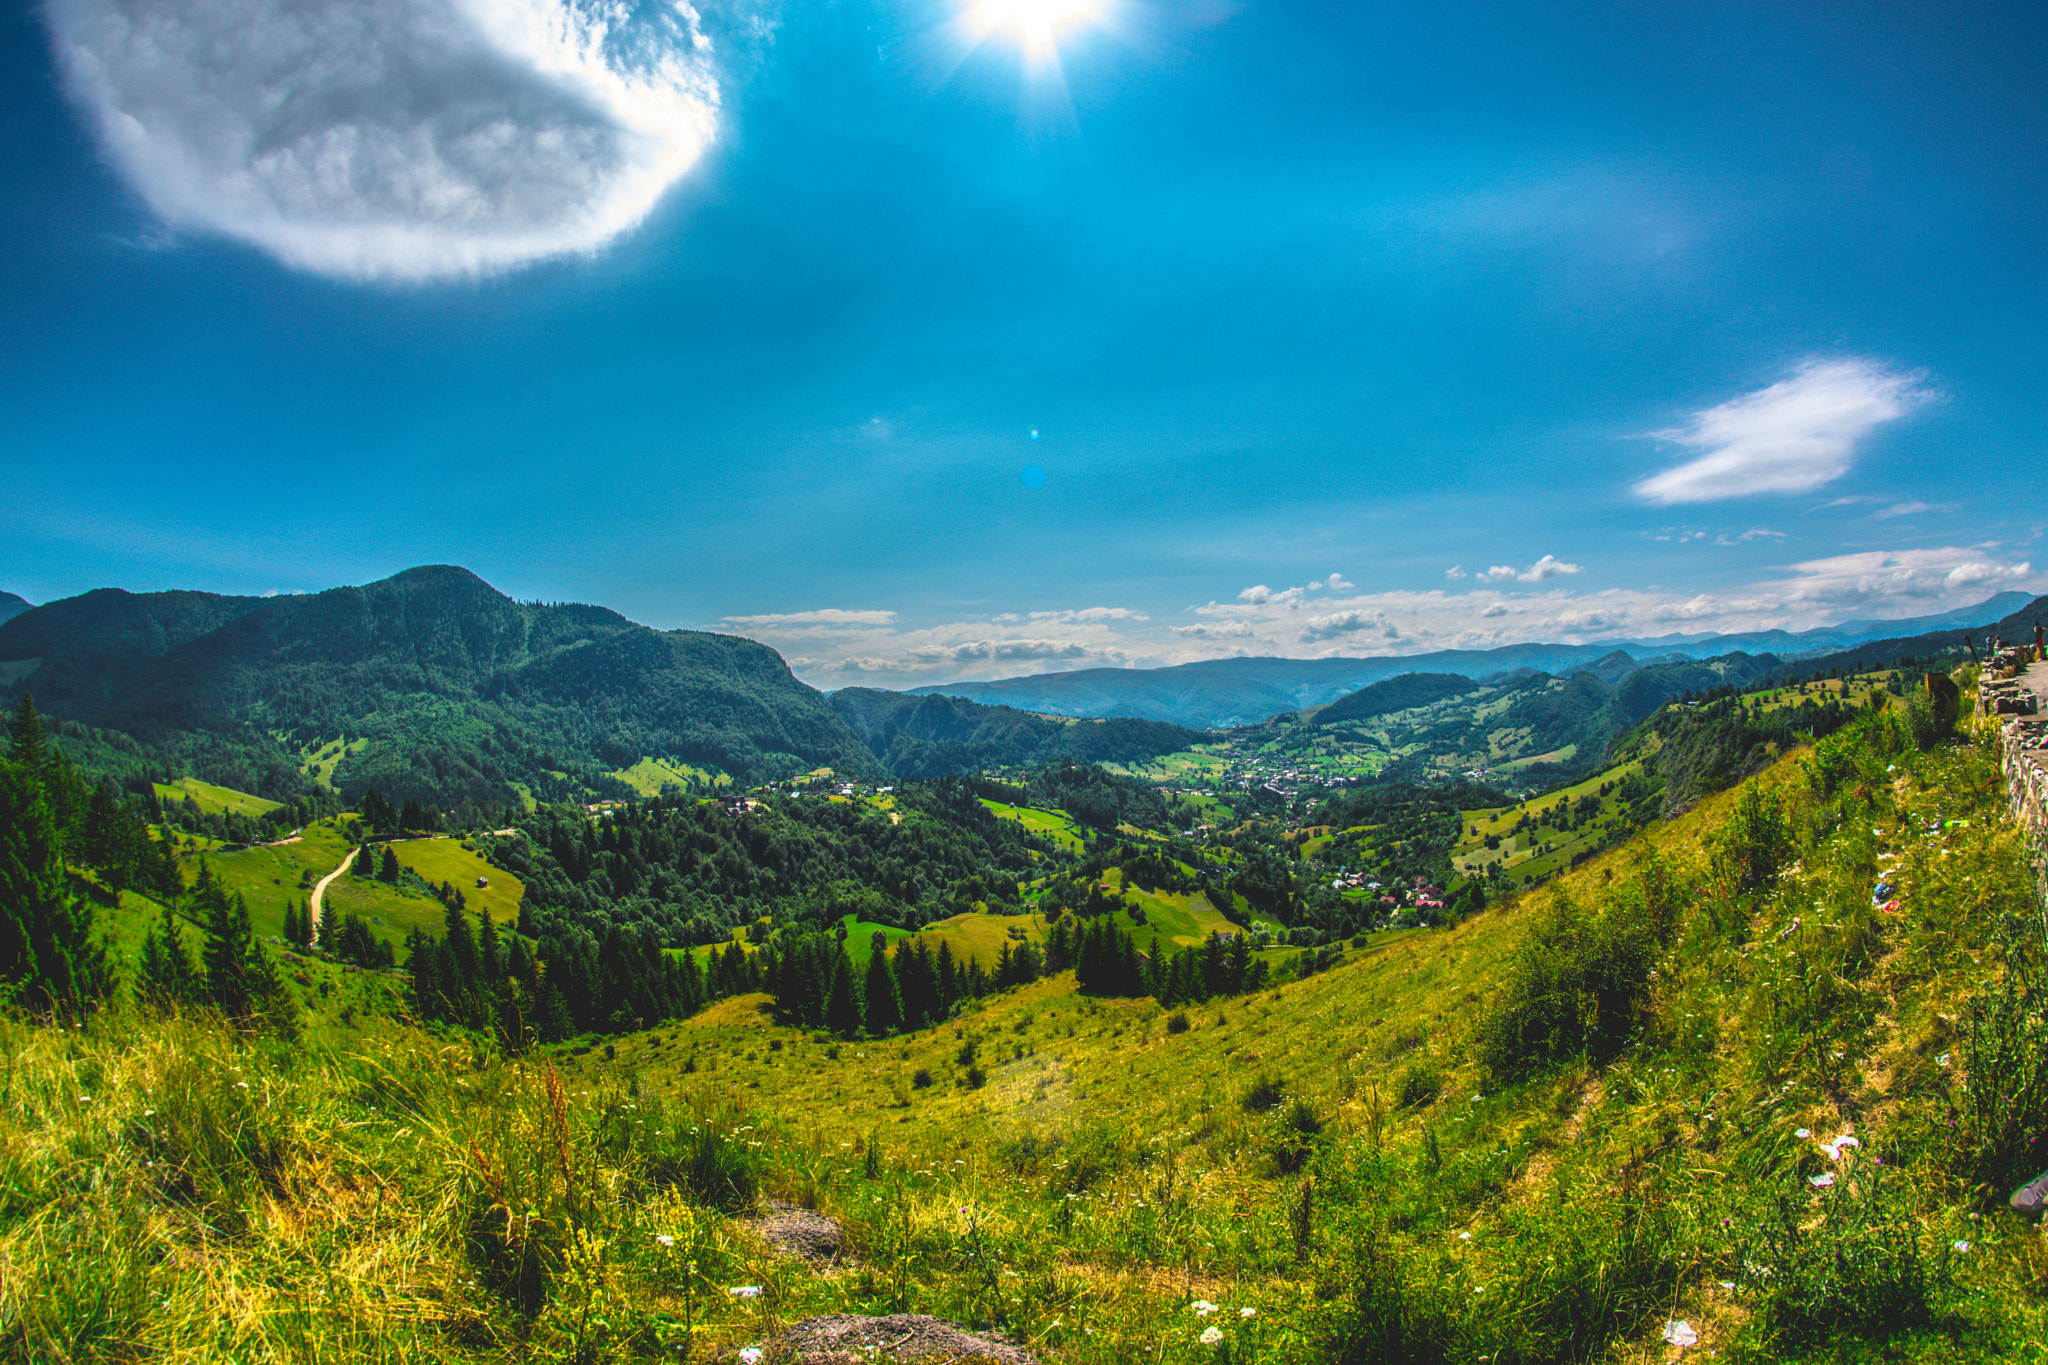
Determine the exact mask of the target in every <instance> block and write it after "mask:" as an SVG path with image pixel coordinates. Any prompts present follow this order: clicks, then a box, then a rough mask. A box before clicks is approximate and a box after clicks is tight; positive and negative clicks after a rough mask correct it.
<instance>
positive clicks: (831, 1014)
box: [825, 947, 861, 1038]
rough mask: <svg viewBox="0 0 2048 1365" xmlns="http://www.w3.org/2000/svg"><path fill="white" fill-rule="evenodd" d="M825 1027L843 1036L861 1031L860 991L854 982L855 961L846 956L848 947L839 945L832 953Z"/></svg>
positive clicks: (826, 999)
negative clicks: (830, 983)
mask: <svg viewBox="0 0 2048 1365" xmlns="http://www.w3.org/2000/svg"><path fill="white" fill-rule="evenodd" d="M825 1027H826V1028H828V1029H831V1030H832V1031H833V1032H834V1033H836V1034H838V1035H839V1036H840V1037H842V1038H851V1037H853V1036H854V1035H856V1034H858V1033H859V1032H860V1028H861V1008H860V992H859V991H858V990H857V989H856V988H855V986H854V984H853V962H852V961H851V959H849V958H848V957H847V956H846V949H845V948H844V947H839V948H838V949H837V951H835V952H834V953H833V955H832V985H831V987H830V991H829V993H828V994H827V995H826V997H825Z"/></svg>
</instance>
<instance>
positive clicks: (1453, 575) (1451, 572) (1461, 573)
mask: <svg viewBox="0 0 2048 1365" xmlns="http://www.w3.org/2000/svg"><path fill="white" fill-rule="evenodd" d="M1444 577H1445V578H1448V579H1449V580H1450V581H1451V582H1453V583H1459V582H1463V581H1464V580H1465V578H1466V577H1468V575H1467V574H1466V573H1465V566H1464V565H1463V564H1453V565H1451V567H1450V568H1448V569H1445V570H1444Z"/></svg>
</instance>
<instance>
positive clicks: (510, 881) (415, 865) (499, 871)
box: [329, 839, 526, 924]
mask: <svg viewBox="0 0 2048 1365" xmlns="http://www.w3.org/2000/svg"><path fill="white" fill-rule="evenodd" d="M391 847H392V849H393V851H394V852H396V853H397V854H398V864H399V866H400V867H406V868H410V869H411V870H412V871H414V872H417V873H418V874H419V875H420V876H421V877H423V878H424V879H426V880H427V881H428V882H430V883H432V884H433V885H435V886H439V885H440V884H441V883H442V882H448V883H450V884H451V885H453V886H454V887H455V888H456V889H457V890H459V891H461V892H462V901H463V904H464V905H465V906H467V907H468V908H469V912H470V913H471V914H477V913H479V912H482V913H486V914H489V915H490V917H491V918H492V919H493V920H495V921H497V922H498V923H500V924H513V923H516V922H517V921H518V919H519V902H520V900H521V899H522V898H523V897H524V896H525V895H526V886H525V884H524V883H523V882H521V881H520V880H519V879H518V878H517V877H515V876H513V875H512V874H511V873H510V872H507V871H505V870H504V869H503V868H497V867H492V866H491V865H490V863H488V862H486V861H485V860H484V856H483V854H482V853H480V852H473V851H472V850H470V849H467V848H464V847H463V846H462V844H461V842H459V841H458V840H455V839H401V840H399V841H397V842H395V843H393V844H392V845H391ZM479 877H483V878H485V879H487V880H488V881H489V882H490V885H489V886H487V887H479V886H478V885H477V884H476V881H477V878H479ZM337 884H338V883H337ZM329 890H330V891H331V890H332V888H329Z"/></svg>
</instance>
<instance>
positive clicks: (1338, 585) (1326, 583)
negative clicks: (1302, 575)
mask: <svg viewBox="0 0 2048 1365" xmlns="http://www.w3.org/2000/svg"><path fill="white" fill-rule="evenodd" d="M1357 586H1358V585H1357V584H1356V583H1353V582H1352V581H1351V580H1349V579H1347V578H1346V577H1344V575H1343V574H1340V573H1333V574H1331V575H1330V576H1329V577H1328V578H1325V579H1322V580H1321V581H1319V582H1311V583H1309V585H1308V590H1309V591H1310V592H1321V591H1323V589H1325V588H1328V589H1329V590H1330V591H1331V592H1350V591H1352V590H1353V589H1355V588H1357Z"/></svg>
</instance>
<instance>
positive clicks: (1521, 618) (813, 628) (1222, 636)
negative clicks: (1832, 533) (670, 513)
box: [728, 545, 2048, 687]
mask: <svg viewBox="0 0 2048 1365" xmlns="http://www.w3.org/2000/svg"><path fill="white" fill-rule="evenodd" d="M1546 560H1547V561H1548V569H1549V571H1550V572H1551V574H1552V576H1551V577H1550V578H1549V579H1548V580H1544V579H1542V578H1540V577H1537V576H1536V575H1537V574H1538V571H1539V569H1544V568H1545V566H1546ZM1525 576H1526V577H1525ZM1571 581H1572V580H1571V579H1570V577H1569V576H1566V575H1562V571H1561V567H1560V566H1559V565H1558V562H1557V560H1556V558H1555V557H1554V556H1546V558H1545V559H1539V560H1537V561H1536V563H1535V564H1534V565H1531V566H1530V567H1529V568H1528V569H1525V570H1512V569H1511V570H1509V571H1508V575H1507V581H1501V582H1499V583H1481V584H1478V585H1476V586H1473V587H1472V588H1471V589H1470V590H1455V589H1449V588H1440V589H1435V590H1430V591H1422V592H1415V591H1399V592H1375V593H1359V592H1356V591H1355V590H1354V591H1352V592H1349V593H1347V594H1345V595H1342V596H1331V595H1328V589H1327V588H1326V589H1325V595H1324V596H1321V597H1318V598H1316V599H1315V608H1314V609H1313V610H1308V609H1304V608H1303V606H1302V605H1301V603H1300V601H1299V600H1298V599H1297V600H1288V599H1286V598H1285V597H1284V596H1283V595H1282V594H1281V593H1276V592H1274V591H1272V590H1271V589H1267V590H1266V593H1265V599H1266V600H1265V601H1263V602H1260V603H1254V602H1251V601H1248V600H1247V601H1235V602H1215V601H1211V602H1209V603H1207V604H1205V605H1202V606H1198V607H1192V608H1189V609H1188V614H1187V615H1186V616H1184V617H1179V618H1177V620H1176V621H1175V622H1174V623H1167V622H1158V621H1154V620H1148V619H1146V617H1145V614H1144V613H1142V612H1138V611H1135V610H1132V609H1129V608H1115V607H1107V608H1097V607H1090V608H1082V609H1079V610H1074V611H1067V612H1040V613H1036V614H1035V616H1034V615H1032V614H1019V613H1014V612H1011V613H1003V614H1001V615H999V616H989V617H983V618H978V619H975V620H965V621H960V620H956V621H950V622H943V623H939V624H923V623H916V622H905V621H903V620H902V619H900V618H898V617H895V616H892V615H891V614H890V613H886V612H852V611H846V610H843V609H836V608H835V609H825V610H822V611H817V612H789V613H782V614H779V615H776V616H764V617H759V618H744V619H752V620H759V621H761V622H762V623H763V624H761V625H759V626H757V627H753V628H751V629H749V630H748V631H747V633H748V634H752V635H755V636H756V637H757V638H759V639H762V640H765V641H766V642H767V643H769V644H771V645H778V646H780V647H782V648H784V649H785V650H786V651H787V656H788V658H789V661H790V664H791V666H792V667H793V668H795V669H796V670H797V672H798V675H799V676H800V677H803V678H805V679H806V680H808V681H811V682H814V683H816V684H817V685H819V686H824V687H832V686H840V685H842V684H845V683H849V682H856V681H858V682H862V683H867V684H869V685H880V686H888V687H908V686H915V685H917V684H919V683H928V682H951V681H955V680H959V679H963V678H1003V677H1015V676H1019V675H1025V674H1034V673H1046V672H1051V671H1055V670H1065V669H1077V668H1131V667H1154V666H1158V665H1162V664H1175V663H1186V662H1190V661H1192V660H1196V659H1214V658H1219V657H1223V656H1225V655H1227V654H1233V653H1235V654H1262V655H1263V654H1270V655H1282V656H1294V657H1312V656H1330V655H1370V654H1379V655H1414V654H1421V653H1425V652H1428V651H1431V650H1439V649H1488V648H1492V647H1495V646H1498V645H1504V644H1511V643H1514V642H1517V641H1558V642H1565V643H1592V642H1596V641H1601V640H1614V639H1618V638H1643V637H1655V636H1658V635H1663V634H1668V633H1674V632H1684V633H1687V634H1706V633H1710V632H1722V633H1729V632H1737V631H1758V630H1775V629H1784V630H1804V629H1806V628H1807V627H1810V626H1816V625H1823V624H1827V623H1831V622H1836V621H1843V620H1848V619H1851V618H1858V617H1876V618H1887V617H1890V618H1897V617H1906V616H1921V615H1926V614H1929V613H1932V612H1936V611H1941V610H1945V609H1947V608H1950V607H1959V606H1964V605H1966V604H1969V603H1973V602H1980V601H1982V600H1984V599H1985V598H1986V597H1989V596H1991V594H1992V593H1994V592H1997V591H2000V590H2002V589H2006V588H2021V589H2026V590H2030V591H2039V590H2040V589H2041V588H2042V587H2043V586H2048V580H2044V579H2043V578H2040V577H2037V576H2036V575H2035V574H2034V572H2033V569H2032V566H2031V564H2029V563H2028V562H2027V561H2026V560H2024V559H2021V558H2019V557H2018V556H2016V555H2010V554H2007V553H2004V552H2003V551H2002V550H2001V549H2000V547H1998V546H1996V545H1978V546H1951V547H1947V548H1935V549H1910V550H1889V551H1857V552H1854V553H1849V554H1840V555H1831V556H1825V557H1820V558H1814V559H1808V560H1803V561H1800V562H1798V563H1793V564H1787V565H1785V566H1783V567H1781V568H1779V569H1777V570H1776V571H1774V572H1773V573H1772V574H1771V575H1769V576H1768V577H1764V578H1760V579H1758V580H1756V581H1752V582H1748V583H1742V584H1738V585H1736V586H1734V587H1732V588H1729V589H1725V590H1721V591H1717V592H1711V593H1700V592H1677V591H1666V590H1665V589H1663V588H1659V587H1655V586H1650V587H1644V588H1602V589H1598V590H1594V591H1574V590H1572V589H1571V588H1570V587H1569V586H1568V584H1569V583H1570V582H1571ZM740 619H743V618H728V620H729V621H732V622H734V623H736V622H737V621H739V620H740Z"/></svg>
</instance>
